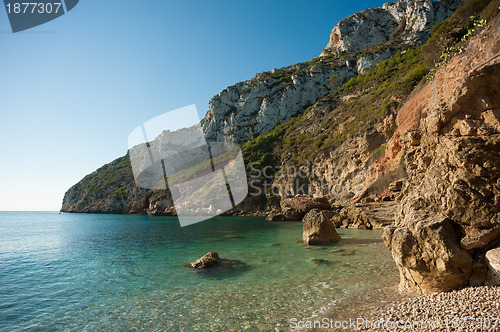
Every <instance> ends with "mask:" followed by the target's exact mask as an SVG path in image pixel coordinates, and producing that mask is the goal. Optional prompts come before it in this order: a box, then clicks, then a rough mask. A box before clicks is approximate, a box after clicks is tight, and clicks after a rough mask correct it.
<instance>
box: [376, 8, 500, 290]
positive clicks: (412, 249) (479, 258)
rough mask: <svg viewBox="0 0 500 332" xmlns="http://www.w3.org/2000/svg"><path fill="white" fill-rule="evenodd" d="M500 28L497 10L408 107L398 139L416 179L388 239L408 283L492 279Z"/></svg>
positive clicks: (499, 158) (497, 204) (499, 150)
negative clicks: (488, 258)
mask: <svg viewBox="0 0 500 332" xmlns="http://www.w3.org/2000/svg"><path fill="white" fill-rule="evenodd" d="M499 30H500V19H499V18H498V17H497V19H496V20H494V21H493V22H491V23H490V24H489V26H488V28H487V29H485V30H483V31H482V32H481V33H480V34H479V35H477V36H475V37H474V38H473V39H471V41H470V43H469V44H468V47H467V48H466V49H465V50H464V51H463V52H461V53H460V54H458V55H456V56H455V57H454V58H452V59H451V60H450V61H449V63H447V64H446V66H444V67H443V68H441V69H440V70H439V71H438V72H437V75H436V77H435V78H434V80H433V81H431V82H430V83H428V84H427V85H426V86H424V87H423V88H422V89H421V90H420V91H419V92H417V93H416V94H415V95H414V96H413V98H411V99H410V100H409V101H408V102H407V104H406V105H405V106H404V107H403V108H402V110H401V111H400V112H402V113H400V115H404V117H401V119H403V118H406V119H408V121H406V122H407V123H408V124H412V125H407V129H410V130H409V131H402V130H400V131H399V133H400V135H396V136H395V137H393V142H392V144H399V145H400V146H401V151H405V153H406V155H405V164H406V169H407V172H408V181H407V183H406V184H405V185H404V187H403V190H402V197H403V198H402V201H401V207H400V208H399V211H398V214H397V218H396V224H395V226H389V227H387V228H386V229H385V231H384V241H385V243H386V245H387V246H388V247H389V248H390V249H391V250H392V254H393V257H394V259H395V261H396V264H397V266H398V268H399V270H400V275H401V283H400V289H401V290H404V291H412V292H420V293H431V292H435V291H448V290H451V289H455V288H459V287H463V286H467V285H481V284H485V283H486V280H487V277H488V270H489V269H488V264H487V262H486V260H485V253H486V252H487V251H488V250H489V249H490V248H492V247H494V246H496V245H498V243H499V242H500V238H499V233H498V232H499V231H498V229H499V226H500V215H499V213H500V200H499V197H500V182H499V179H500V57H499V56H498V54H499V52H500V38H499V35H498V31H499ZM398 117H399V115H398ZM411 119H413V120H411ZM402 122H404V121H402ZM415 124H416V125H415ZM415 132H418V139H417V140H414V139H409V138H408V137H409V136H413V137H415V136H416V135H415ZM390 143H391V142H389V143H388V146H389V144H390Z"/></svg>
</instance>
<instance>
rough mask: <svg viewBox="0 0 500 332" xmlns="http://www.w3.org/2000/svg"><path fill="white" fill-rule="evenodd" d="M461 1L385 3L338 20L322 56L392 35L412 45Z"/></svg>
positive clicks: (426, 36) (351, 50)
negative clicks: (379, 6)
mask: <svg viewBox="0 0 500 332" xmlns="http://www.w3.org/2000/svg"><path fill="white" fill-rule="evenodd" d="M461 3H462V1H457V0H453V1H432V0H425V1H412V0H409V1H406V0H400V1H396V2H388V3H385V4H384V5H383V6H382V7H381V8H374V9H366V10H363V11H361V12H358V13H355V14H353V15H351V16H349V17H347V18H345V19H343V20H341V21H340V22H339V23H338V24H337V25H336V26H335V27H334V28H333V30H332V33H331V35H330V40H329V42H328V44H327V45H326V47H325V49H324V50H323V52H321V55H323V56H326V55H328V54H332V53H339V52H348V53H350V52H356V51H359V50H363V49H365V48H368V47H370V46H374V45H377V44H380V43H383V42H386V41H389V40H391V39H392V38H399V39H400V40H401V41H403V42H405V43H407V44H410V45H412V46H418V44H420V43H423V42H425V41H426V40H427V39H428V38H429V36H430V34H429V31H430V29H431V28H432V27H433V26H434V25H435V24H436V23H438V22H441V21H442V20H444V19H446V18H448V17H450V16H451V15H452V14H453V12H454V11H455V10H456V9H457V8H458V7H459V6H460V4H461Z"/></svg>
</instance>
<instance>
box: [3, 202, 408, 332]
mask: <svg viewBox="0 0 500 332" xmlns="http://www.w3.org/2000/svg"><path fill="white" fill-rule="evenodd" d="M338 232H339V234H340V235H341V237H342V240H341V242H340V243H338V244H336V245H331V246H319V247H306V246H304V245H302V244H301V243H299V242H298V240H299V239H300V238H301V237H302V225H301V224H300V223H279V222H270V221H266V220H264V219H263V218H250V217H237V218H231V217H220V218H214V219H211V220H208V221H205V222H202V223H198V224H194V225H191V226H188V227H180V226H179V223H178V221H177V219H176V218H174V217H149V216H128V215H96V214H65V213H63V214H58V213H57V212H0V331H12V330H16V331H17V330H30V331H31V330H33V331H46V330H70V331H81V330H88V331H95V330H101V331H111V330H121V331H122V330H127V331H134V330H167V331H192V330H199V331H211V330H213V331H222V330H228V331H235V330H252V331H255V330H265V331H275V330H276V329H277V330H278V331H282V330H288V329H289V326H290V323H289V320H290V319H291V318H296V319H298V320H304V319H307V318H310V317H321V315H324V314H326V313H328V311H329V310H332V309H337V310H338V309H339V308H342V307H343V306H349V305H352V303H355V301H359V300H360V299H365V300H367V301H368V300H372V301H376V300H377V299H373V298H370V296H372V294H373V292H372V291H373V290H381V289H384V288H388V291H392V290H393V286H394V285H396V284H397V278H398V274H397V269H396V267H395V264H394V262H393V260H392V258H391V254H390V251H388V250H387V249H385V247H384V245H383V243H382V242H381V240H380V238H381V231H366V230H353V229H339V230H338ZM209 251H216V252H218V253H219V255H220V256H221V257H222V258H228V259H237V260H240V261H242V262H244V263H245V264H246V265H244V266H239V267H235V268H222V269H220V268H215V269H210V270H206V271H203V272H201V271H197V270H194V269H191V268H187V267H185V266H184V263H186V262H189V261H192V260H195V259H197V258H199V257H200V256H202V255H204V254H205V253H207V252H209ZM313 259H323V260H327V262H323V263H322V264H316V263H314V262H312V260H313ZM389 289H390V290H389ZM382 293H383V292H382Z"/></svg>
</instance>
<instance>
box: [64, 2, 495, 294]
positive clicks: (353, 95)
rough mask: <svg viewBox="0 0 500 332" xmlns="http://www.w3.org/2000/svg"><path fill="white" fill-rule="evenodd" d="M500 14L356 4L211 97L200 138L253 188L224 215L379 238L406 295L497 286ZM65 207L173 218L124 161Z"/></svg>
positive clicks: (72, 192)
mask: <svg viewBox="0 0 500 332" xmlns="http://www.w3.org/2000/svg"><path fill="white" fill-rule="evenodd" d="M499 8H500V4H499V1H498V0H494V1H488V0H484V1H472V0H467V1H464V2H462V1H455V0H441V1H431V0H425V1H414V0H408V1H404V0H400V1H396V2H392V3H387V4H385V5H384V6H383V7H381V8H376V9H367V10H364V11H362V12H359V13H356V14H353V15H351V16H349V17H347V18H345V19H343V20H341V21H340V22H339V23H338V24H337V25H336V26H335V27H334V28H333V30H332V32H331V35H330V40H329V41H328V44H327V46H326V47H325V49H324V50H323V51H322V52H321V55H320V56H318V57H317V58H314V59H312V60H311V61H309V62H305V63H299V64H295V65H292V66H288V67H285V68H281V69H273V70H271V71H268V72H264V73H260V74H257V75H256V76H255V77H254V78H252V79H251V80H248V81H244V82H240V83H237V84H235V85H233V86H231V87H228V88H227V89H225V90H224V91H222V92H221V93H220V94H218V95H217V96H215V97H214V98H212V100H211V101H210V108H209V110H208V112H207V115H206V116H205V118H204V119H203V120H202V121H201V126H202V128H203V131H204V134H205V136H206V137H207V139H208V140H209V141H210V140H213V141H227V142H232V143H238V144H240V145H241V150H242V153H243V157H244V160H245V164H246V170H247V177H248V184H249V190H250V192H249V195H248V197H247V198H246V199H245V200H244V201H243V202H242V203H241V204H239V205H238V206H237V207H236V208H234V209H232V210H230V211H227V212H226V213H225V214H226V215H235V216H238V215H253V216H256V215H257V216H267V217H268V219H269V220H273V221H286V220H303V221H304V242H306V243H309V244H315V242H317V243H322V244H323V243H332V242H335V241H338V240H339V239H338V238H337V236H338V234H337V236H335V234H336V232H335V227H355V228H360V229H376V228H379V229H381V228H384V236H383V239H384V242H385V244H386V246H387V247H388V248H389V249H390V250H391V252H392V255H393V257H394V260H395V263H396V265H397V266H398V268H399V271H400V277H401V282H400V290H402V291H405V292H415V293H420V294H422V293H423V294H426V293H433V292H437V291H450V290H453V289H459V288H462V287H465V286H480V285H497V284H499V281H500V274H499V273H500V272H499V271H500V270H499V268H500V258H499V253H498V251H499V249H498V247H499V246H500V224H499V222H500V219H499V211H500V198H499V197H500V145H499V144H500V88H499V87H500V56H499V52H500V41H499V38H500V36H499V31H500V16H499V15H498V12H499ZM159 139H160V138H158V139H156V140H159ZM155 142H156V141H155V140H153V141H152V142H151V144H152V145H154V144H156V143H157V142H156V143H155ZM61 211H64V212H85V213H131V214H149V215H175V207H174V205H173V201H172V196H171V194H170V192H169V190H168V189H167V190H150V189H149V190H148V189H144V188H140V187H137V186H136V185H135V182H134V177H133V175H132V171H131V166H130V160H129V157H128V155H126V156H124V157H122V158H119V159H117V160H115V161H113V162H112V163H110V164H107V165H105V166H103V167H102V168H100V169H99V170H97V171H95V172H94V173H92V174H89V175H88V176H86V177H85V178H84V179H82V181H80V182H79V183H78V184H76V185H75V186H73V187H72V188H70V189H69V190H68V192H67V193H66V194H65V197H64V200H63V206H62V209H61ZM332 229H333V231H332Z"/></svg>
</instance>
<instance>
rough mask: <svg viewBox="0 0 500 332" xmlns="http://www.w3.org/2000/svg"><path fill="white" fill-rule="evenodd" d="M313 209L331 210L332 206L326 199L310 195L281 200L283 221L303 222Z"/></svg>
mask: <svg viewBox="0 0 500 332" xmlns="http://www.w3.org/2000/svg"><path fill="white" fill-rule="evenodd" d="M312 209H318V210H330V209H331V205H330V203H329V202H328V199H327V198H326V197H311V196H308V195H296V196H295V197H293V198H285V199H283V200H281V214H282V216H283V220H301V219H302V218H304V216H305V215H306V213H308V212H309V211H311V210H312Z"/></svg>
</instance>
